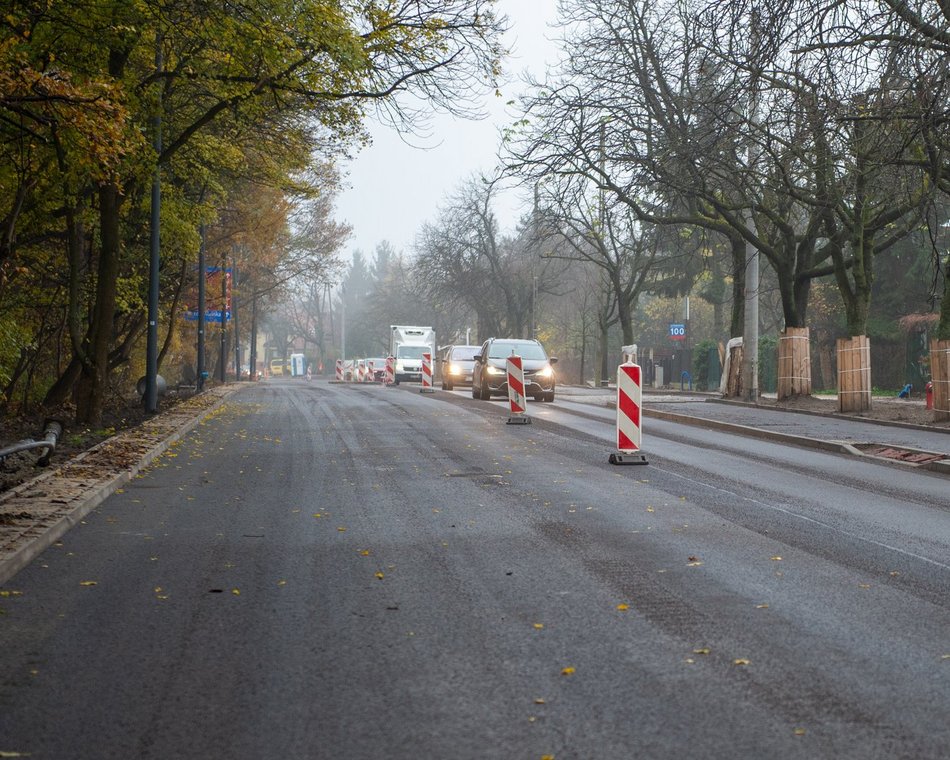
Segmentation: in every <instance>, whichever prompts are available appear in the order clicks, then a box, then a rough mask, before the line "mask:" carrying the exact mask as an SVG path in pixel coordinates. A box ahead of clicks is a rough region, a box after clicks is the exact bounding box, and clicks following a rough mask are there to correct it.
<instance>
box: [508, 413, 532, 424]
mask: <svg viewBox="0 0 950 760" xmlns="http://www.w3.org/2000/svg"><path fill="white" fill-rule="evenodd" d="M505 424H506V425H530V424H531V418H530V417H529V416H528V415H526V414H513V415H511V417H509V418H508V422H506V423H505Z"/></svg>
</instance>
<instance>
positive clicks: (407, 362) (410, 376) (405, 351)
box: [389, 325, 435, 383]
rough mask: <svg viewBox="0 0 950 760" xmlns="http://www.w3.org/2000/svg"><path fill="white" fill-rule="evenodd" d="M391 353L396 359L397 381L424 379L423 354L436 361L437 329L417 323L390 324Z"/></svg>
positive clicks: (418, 380) (419, 380)
mask: <svg viewBox="0 0 950 760" xmlns="http://www.w3.org/2000/svg"><path fill="white" fill-rule="evenodd" d="M389 331H390V334H391V342H390V349H389V350H390V353H391V354H392V356H393V357H395V359H396V382H397V383H400V382H402V381H403V380H414V381H416V382H421V381H422V354H423V353H428V354H429V356H430V358H431V359H432V360H433V362H434V361H435V330H433V329H432V328H431V327H419V326H416V325H390V326H389Z"/></svg>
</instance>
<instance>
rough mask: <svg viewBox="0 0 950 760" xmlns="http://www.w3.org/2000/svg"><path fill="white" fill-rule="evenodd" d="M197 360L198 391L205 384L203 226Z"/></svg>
mask: <svg viewBox="0 0 950 760" xmlns="http://www.w3.org/2000/svg"><path fill="white" fill-rule="evenodd" d="M198 235H199V240H200V242H199V243H198V360H197V362H196V364H197V365H198V366H197V368H196V375H197V377H195V388H196V389H197V391H198V392H199V393H200V392H201V391H202V390H204V385H205V283H206V278H207V273H206V271H205V226H204V225H203V224H202V225H201V226H199V227H198Z"/></svg>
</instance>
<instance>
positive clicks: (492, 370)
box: [485, 364, 505, 375]
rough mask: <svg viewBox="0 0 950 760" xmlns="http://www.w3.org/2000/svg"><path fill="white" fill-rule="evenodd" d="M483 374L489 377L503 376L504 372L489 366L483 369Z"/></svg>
mask: <svg viewBox="0 0 950 760" xmlns="http://www.w3.org/2000/svg"><path fill="white" fill-rule="evenodd" d="M485 372H487V373H488V374H489V375H504V374H505V370H503V369H498V367H495V366H493V365H491V364H489V365H488V366H487V367H485Z"/></svg>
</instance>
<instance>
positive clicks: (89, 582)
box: [79, 581, 99, 586]
mask: <svg viewBox="0 0 950 760" xmlns="http://www.w3.org/2000/svg"><path fill="white" fill-rule="evenodd" d="M79 585H80V586H98V585H99V581H79Z"/></svg>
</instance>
